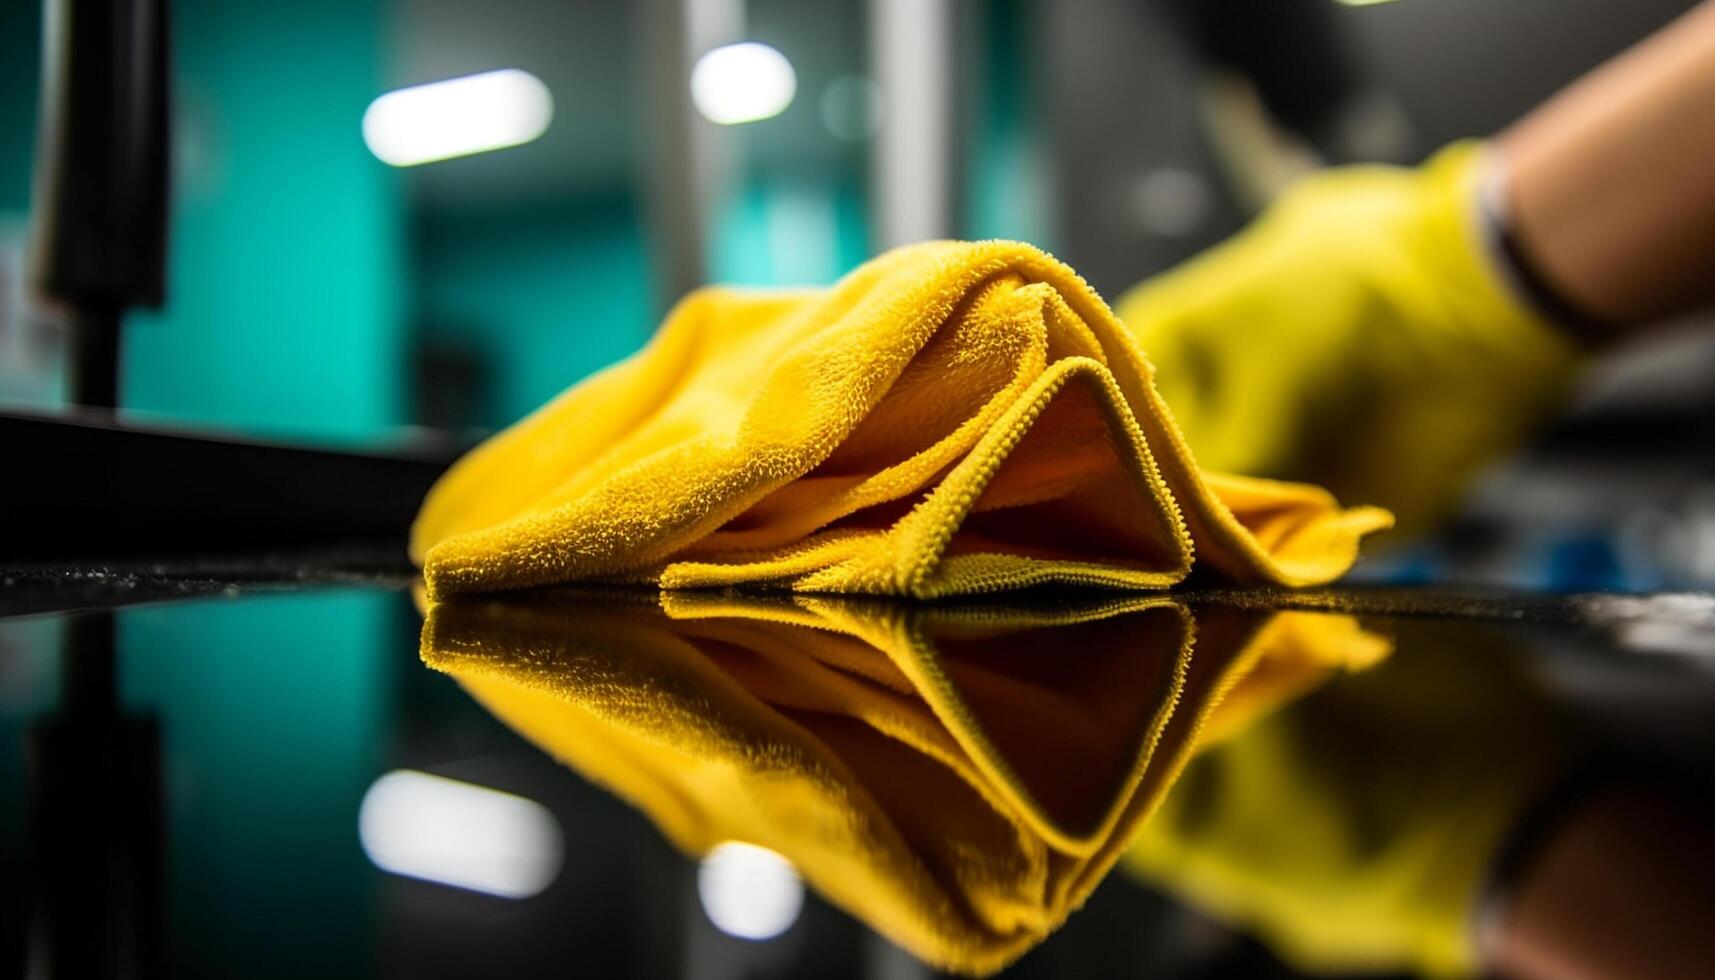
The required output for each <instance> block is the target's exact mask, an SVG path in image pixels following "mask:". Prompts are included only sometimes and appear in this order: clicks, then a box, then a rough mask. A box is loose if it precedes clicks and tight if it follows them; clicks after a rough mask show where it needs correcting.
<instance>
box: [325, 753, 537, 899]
mask: <svg viewBox="0 0 1715 980" xmlns="http://www.w3.org/2000/svg"><path fill="white" fill-rule="evenodd" d="M357 824H358V836H359V839H360V840H361V841H362V843H363V852H364V853H365V854H367V855H368V856H369V860H370V861H372V862H374V863H375V865H376V867H379V868H382V869H384V870H387V871H391V872H393V873H394V874H400V875H405V876H407V877H411V878H420V879H422V880H424V881H432V882H436V883H437V884H442V885H451V886H453V887H455V888H465V889H469V890H471V891H477V892H484V893H486V894H489V895H498V896H500V897H502V898H529V897H530V896H532V895H535V894H537V893H539V892H541V891H542V890H543V889H545V888H547V887H548V886H549V885H550V884H552V883H553V881H554V878H555V877H556V876H558V875H559V873H560V862H561V859H562V856H563V854H564V850H565V842H564V840H563V839H562V837H561V834H560V825H559V823H558V822H556V821H555V820H554V815H553V814H551V813H549V812H548V811H547V810H546V809H545V808H543V807H542V806H541V805H540V804H538V803H536V802H534V801H532V800H527V799H525V798H523V797H522V796H514V795H513V794H511V793H502V792H500V791H499V790H493V789H489V788H488V787H486V786H477V785H474V784H471V783H466V782H461V781H459V780H456V779H447V778H445V777H443V776H432V775H430V774H428V773H425V772H415V771H412V770H408V769H399V770H395V771H393V772H390V773H388V774H386V775H385V776H382V777H381V778H380V779H377V780H376V781H375V784H374V785H372V786H371V787H369V792H367V793H365V794H364V796H363V806H362V808H361V809H360V810H359V812H358V819H357Z"/></svg>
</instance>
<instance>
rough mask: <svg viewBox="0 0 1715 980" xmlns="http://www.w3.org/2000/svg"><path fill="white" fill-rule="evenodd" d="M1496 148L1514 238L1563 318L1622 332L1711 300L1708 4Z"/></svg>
mask: <svg viewBox="0 0 1715 980" xmlns="http://www.w3.org/2000/svg"><path fill="white" fill-rule="evenodd" d="M1496 144H1497V147H1498V150H1499V153H1498V159H1499V161H1500V164H1499V165H1500V168H1501V173H1502V174H1503V180H1504V186H1505V200H1506V207H1507V209H1508V212H1509V215H1508V220H1509V221H1510V223H1511V226H1512V230H1513V234H1514V235H1515V236H1516V238H1517V240H1518V241H1519V244H1520V245H1521V247H1522V248H1523V249H1524V250H1525V251H1526V253H1527V254H1528V255H1529V257H1530V259H1531V261H1532V262H1533V264H1534V265H1535V267H1536V269H1537V271H1538V272H1539V274H1540V275H1541V277H1542V278H1543V279H1545V280H1547V283H1548V285H1549V286H1550V287H1551V288H1553V289H1554V290H1555V291H1556V292H1557V293H1558V294H1559V295H1560V296H1561V297H1562V298H1563V299H1564V300H1565V301H1566V302H1567V303H1568V304H1569V305H1571V306H1572V307H1574V308H1576V309H1577V310H1579V311H1580V312H1582V313H1585V314H1587V315H1588V316H1589V317H1591V318H1593V319H1595V320H1598V321H1601V322H1602V323H1603V324H1606V325H1609V326H1611V328H1612V329H1614V330H1615V331H1616V332H1625V331H1627V330H1629V329H1632V328H1634V327H1636V326H1639V325H1643V324H1648V323H1651V322H1655V321H1659V320H1660V319H1662V318H1663V317H1667V316H1671V315H1673V314H1675V313H1680V312H1683V311H1685V310H1687V309H1690V308H1694V307H1696V306H1699V305H1701V304H1703V303H1707V302H1709V301H1710V300H1711V299H1715V2H1706V3H1704V4H1702V5H1701V6H1699V7H1697V8H1696V9H1694V10H1692V11H1690V12H1689V13H1687V14H1685V15H1684V16H1683V17H1681V18H1679V19H1678V20H1677V21H1675V22H1674V23H1673V24H1670V25H1669V26H1668V27H1666V28H1664V29H1663V30H1661V31H1660V32H1658V33H1657V34H1655V35H1654V36H1652V37H1650V38H1649V39H1647V40H1645V41H1644V42H1642V43H1640V44H1638V45H1636V46H1634V47H1633V48H1631V49H1630V50H1628V51H1626V52H1625V53H1624V54H1622V55H1620V56H1619V57H1617V58H1615V59H1614V60H1612V61H1610V62H1608V63H1607V64H1605V65H1603V66H1602V67H1601V68H1598V69H1597V70H1596V71H1594V72H1592V73H1590V74H1589V75H1587V76H1585V77H1584V78H1583V79H1581V80H1580V81H1578V82H1577V83H1576V84H1574V85H1572V86H1571V87H1569V88H1567V89H1566V90H1565V91H1563V92H1561V93H1560V94H1559V95H1557V96H1555V97H1554V98H1553V99H1551V100H1549V101H1548V102H1547V103H1545V104H1544V105H1543V106H1542V107H1540V108H1539V109H1537V110H1535V111H1534V112H1532V113H1531V114H1529V115H1528V116H1526V117H1525V118H1524V119H1522V120H1521V121H1519V122H1518V123H1516V124H1515V125H1513V126H1512V127H1510V128H1509V129H1508V130H1506V131H1505V132H1504V133H1502V134H1501V135H1500V137H1499V138H1498V139H1497V141H1496Z"/></svg>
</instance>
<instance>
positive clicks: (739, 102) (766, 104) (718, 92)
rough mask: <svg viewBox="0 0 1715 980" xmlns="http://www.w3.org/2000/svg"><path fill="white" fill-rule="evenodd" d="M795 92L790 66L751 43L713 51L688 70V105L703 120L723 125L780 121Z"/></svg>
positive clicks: (776, 54)
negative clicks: (689, 76) (689, 78)
mask: <svg viewBox="0 0 1715 980" xmlns="http://www.w3.org/2000/svg"><path fill="white" fill-rule="evenodd" d="M797 91H798V76H797V74H796V73H795V72H793V71H792V63H791V62H790V61H787V60H786V56H785V55H783V54H781V53H780V52H779V51H776V50H775V49H773V48H771V47H769V46H768V45H766V44H758V43H756V42H755V41H746V42H745V43H743V44H728V45H725V46H724V47H719V48H715V49H713V50H711V51H709V52H708V53H707V54H705V55H703V56H702V57H701V58H698V59H697V64H696V66H695V67H693V68H692V69H691V101H692V102H694V103H696V106H697V111H698V112H700V113H702V114H703V118H705V119H707V120H708V121H709V122H713V123H720V124H721V125H723V126H730V125H733V124H735V123H747V122H756V121H757V120H759V119H767V118H769V117H770V116H778V115H780V114H781V113H782V112H785V111H786V107H787V106H789V105H791V104H792V96H793V94H794V93H796V92H797Z"/></svg>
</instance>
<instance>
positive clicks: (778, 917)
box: [697, 840, 804, 939]
mask: <svg viewBox="0 0 1715 980" xmlns="http://www.w3.org/2000/svg"><path fill="white" fill-rule="evenodd" d="M697 896H698V897H699V898H701V899H702V902H703V911H704V912H705V913H707V914H708V917H709V921H710V922H713V923H714V924H715V928H716V929H719V930H720V931H722V932H724V933H726V934H727V935H729V936H737V937H738V938H740V939H773V938H774V937H775V936H778V935H780V934H781V933H783V932H785V931H786V930H788V929H790V928H792V923H794V922H796V921H798V912H799V910H800V909H802V908H803V907H804V883H803V882H802V881H800V880H798V872H797V871H795V870H793V868H792V862H790V861H788V860H786V859H785V858H783V857H781V856H780V855H778V854H776V853H774V852H773V851H771V850H769V849H768V848H766V847H757V846H756V845H755V844H744V843H740V842H739V841H734V840H729V841H727V842H725V843H723V844H716V845H715V847H714V849H713V850H711V851H709V853H708V854H707V855H706V856H704V858H703V863H702V865H701V866H700V867H698V868H697Z"/></svg>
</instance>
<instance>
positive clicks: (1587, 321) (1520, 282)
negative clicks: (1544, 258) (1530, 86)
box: [1477, 169, 1614, 344]
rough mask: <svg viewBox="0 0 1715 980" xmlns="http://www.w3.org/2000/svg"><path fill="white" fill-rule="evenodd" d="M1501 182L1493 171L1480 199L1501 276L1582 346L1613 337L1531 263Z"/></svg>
mask: <svg viewBox="0 0 1715 980" xmlns="http://www.w3.org/2000/svg"><path fill="white" fill-rule="evenodd" d="M1502 179H1503V178H1502V176H1501V175H1500V174H1499V173H1498V172H1497V171H1496V170H1494V169H1491V170H1490V171H1489V173H1488V175H1487V177H1486V179H1485V180H1484V182H1483V184H1482V186H1481V190H1480V191H1479V193H1478V195H1477V200H1478V211H1479V212H1480V214H1481V215H1482V223H1483V228H1484V231H1485V232H1486V237H1487V238H1488V240H1489V247H1490V251H1491V252H1492V253H1493V256H1494V258H1495V261H1496V264H1497V265H1498V266H1500V271H1501V274H1502V276H1503V277H1505V278H1506V279H1507V280H1508V281H1509V282H1511V283H1512V285H1513V287H1514V288H1515V289H1516V290H1517V291H1518V292H1519V294H1520V296H1521V297H1522V298H1523V299H1524V301H1525V302H1526V303H1528V304H1529V305H1530V306H1531V307H1533V308H1534V309H1535V310H1536V312H1537V313H1538V314H1539V315H1541V316H1542V317H1543V318H1544V319H1546V320H1548V321H1549V322H1550V323H1552V324H1554V325H1555V326H1556V327H1558V328H1560V330H1561V331H1562V332H1564V333H1566V334H1567V335H1568V336H1570V337H1572V338H1573V339H1575V340H1577V341H1579V342H1580V343H1584V344H1596V343H1598V342H1601V341H1603V340H1606V339H1608V338H1610V337H1612V336H1613V334H1614V330H1613V325H1612V324H1610V323H1608V322H1607V321H1605V320H1603V319H1602V318H1601V317H1598V316H1592V315H1591V314H1589V313H1586V312H1585V311H1584V310H1583V309H1581V308H1579V306H1578V304H1577V303H1574V302H1572V301H1571V300H1568V299H1567V298H1566V295H1565V294H1564V293H1562V292H1561V291H1560V290H1559V289H1557V288H1555V286H1554V284H1553V283H1551V282H1549V281H1548V278H1547V277H1546V276H1544V275H1543V274H1542V270H1541V269H1539V268H1538V267H1537V264H1536V262H1535V261H1534V260H1532V259H1531V257H1530V250H1529V249H1528V248H1526V247H1525V245H1524V243H1523V242H1521V241H1520V240H1519V236H1518V234H1517V233H1516V232H1515V230H1514V229H1513V224H1512V221H1511V220H1509V218H1508V215H1507V210H1506V205H1505V194H1504V191H1503V187H1502Z"/></svg>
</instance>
